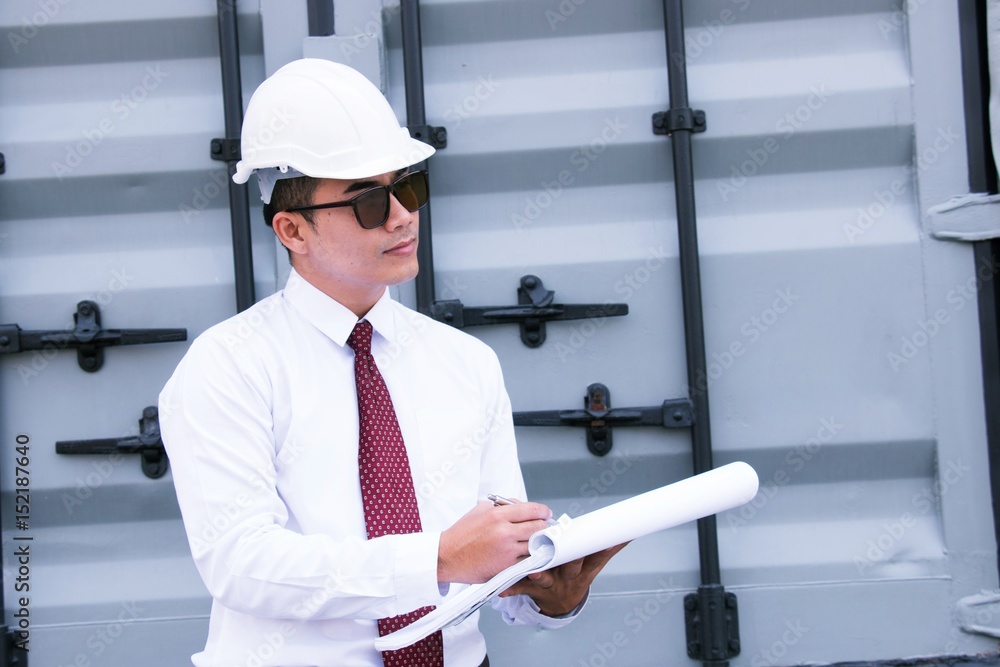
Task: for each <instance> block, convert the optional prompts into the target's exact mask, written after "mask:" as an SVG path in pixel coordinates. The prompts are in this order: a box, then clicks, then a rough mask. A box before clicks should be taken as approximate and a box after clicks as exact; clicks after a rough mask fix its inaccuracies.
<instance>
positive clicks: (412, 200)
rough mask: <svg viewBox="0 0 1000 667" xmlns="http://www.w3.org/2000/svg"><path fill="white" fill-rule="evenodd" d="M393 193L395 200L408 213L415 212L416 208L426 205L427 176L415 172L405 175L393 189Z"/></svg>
mask: <svg viewBox="0 0 1000 667" xmlns="http://www.w3.org/2000/svg"><path fill="white" fill-rule="evenodd" d="M392 191H393V193H394V194H395V195H396V199H398V200H399V203H400V204H402V205H403V207H404V208H405V209H406V210H407V211H410V212H411V213H412V212H413V211H416V210H417V209H418V208H420V207H421V206H423V205H424V204H426V203H427V174H426V172H423V171H417V172H414V173H412V174H407V175H406V176H404V177H403V178H401V179H400V180H399V181H397V182H396V185H395V186H394V187H393V190H392Z"/></svg>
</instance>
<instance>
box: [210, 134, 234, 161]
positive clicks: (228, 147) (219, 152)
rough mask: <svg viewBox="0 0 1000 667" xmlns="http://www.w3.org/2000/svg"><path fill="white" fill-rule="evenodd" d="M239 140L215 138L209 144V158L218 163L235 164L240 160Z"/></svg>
mask: <svg viewBox="0 0 1000 667" xmlns="http://www.w3.org/2000/svg"><path fill="white" fill-rule="evenodd" d="M240 153H241V148H240V140H239V139H226V138H219V137H217V138H215V139H212V141H211V142H210V143H209V156H210V157H211V158H212V159H213V160H218V161H219V162H235V161H237V160H239V159H240Z"/></svg>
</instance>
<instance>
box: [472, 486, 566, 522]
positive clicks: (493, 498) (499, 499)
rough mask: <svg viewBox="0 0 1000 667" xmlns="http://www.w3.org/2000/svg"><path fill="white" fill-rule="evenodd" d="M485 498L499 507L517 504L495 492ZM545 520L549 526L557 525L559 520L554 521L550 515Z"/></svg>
mask: <svg viewBox="0 0 1000 667" xmlns="http://www.w3.org/2000/svg"><path fill="white" fill-rule="evenodd" d="M486 499H487V500H489V501H490V502H492V503H493V507H500V506H501V505H515V504H517V501H516V500H510V499H509V498H504V497H503V496H498V495H497V494H495V493H491V494H490V495H488V496H486ZM545 522H546V523H548V524H549V525H550V526H558V525H559V522H558V521H556V520H555V519H553V518H552V517H549V518H548V519H546V520H545Z"/></svg>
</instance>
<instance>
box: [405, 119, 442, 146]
mask: <svg viewBox="0 0 1000 667" xmlns="http://www.w3.org/2000/svg"><path fill="white" fill-rule="evenodd" d="M406 129H407V130H409V131H410V136H411V137H413V138H414V139H416V140H418V141H422V142H424V143H425V144H430V145H431V146H433V147H434V148H438V149H440V148H447V147H448V128H446V127H440V126H438V125H408V126H407V128H406Z"/></svg>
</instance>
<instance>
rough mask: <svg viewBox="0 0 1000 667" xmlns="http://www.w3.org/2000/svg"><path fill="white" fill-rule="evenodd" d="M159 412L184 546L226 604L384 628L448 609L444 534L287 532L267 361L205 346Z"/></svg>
mask: <svg viewBox="0 0 1000 667" xmlns="http://www.w3.org/2000/svg"><path fill="white" fill-rule="evenodd" d="M159 405H160V428H161V435H162V438H163V442H164V445H165V447H166V449H167V453H168V456H169V459H170V466H171V470H172V474H173V479H174V485H175V488H176V491H177V498H178V502H179V504H180V508H181V513H182V515H183V518H184V526H185V530H186V531H187V535H188V541H189V542H190V545H191V550H192V554H193V556H194V560H195V564H196V566H197V567H198V570H199V572H200V574H201V576H202V579H203V580H204V582H205V585H206V586H207V588H208V590H209V592H210V593H211V595H212V597H213V598H214V599H215V600H216V601H217V602H218V603H219V604H222V605H224V606H225V607H228V608H230V609H233V610H235V611H238V612H242V613H246V614H251V615H255V616H261V617H268V618H288V619H298V620H307V619H331V618H356V619H377V618H383V617H387V616H394V615H397V614H400V613H405V612H407V611H411V610H413V609H416V608H419V607H422V606H425V605H428V604H439V603H440V601H441V595H440V592H439V589H438V582H437V553H438V542H439V540H440V533H436V532H427V533H413V534H407V535H388V536H385V537H379V538H375V539H372V540H366V539H364V538H363V536H361V537H350V538H345V539H337V538H334V537H332V536H330V535H322V534H308V535H307V534H302V533H299V532H296V531H295V530H291V529H289V528H288V527H287V524H288V520H289V514H288V509H287V507H286V506H285V504H284V502H283V501H282V499H281V497H280V494H279V493H278V491H277V489H276V479H277V474H276V467H275V461H276V449H275V441H274V435H273V419H272V416H271V415H272V407H273V406H272V405H271V391H270V381H269V378H268V377H267V373H266V372H265V371H264V369H263V366H262V364H261V362H259V361H255V360H254V359H253V358H252V357H251V356H250V355H247V356H246V357H243V358H240V357H237V356H236V354H235V353H234V352H233V351H232V350H229V349H227V345H226V344H225V343H224V342H223V341H222V340H216V339H213V338H212V337H207V336H203V337H200V338H199V339H198V340H196V341H195V342H194V344H193V345H192V346H191V349H190V350H189V352H188V354H187V355H186V356H185V358H184V359H183V360H182V362H181V364H180V365H179V366H178V368H177V370H176V371H175V372H174V375H173V376H172V377H171V379H170V380H169V382H168V383H167V385H166V386H165V388H164V389H163V392H162V393H161V394H160V403H159Z"/></svg>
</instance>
